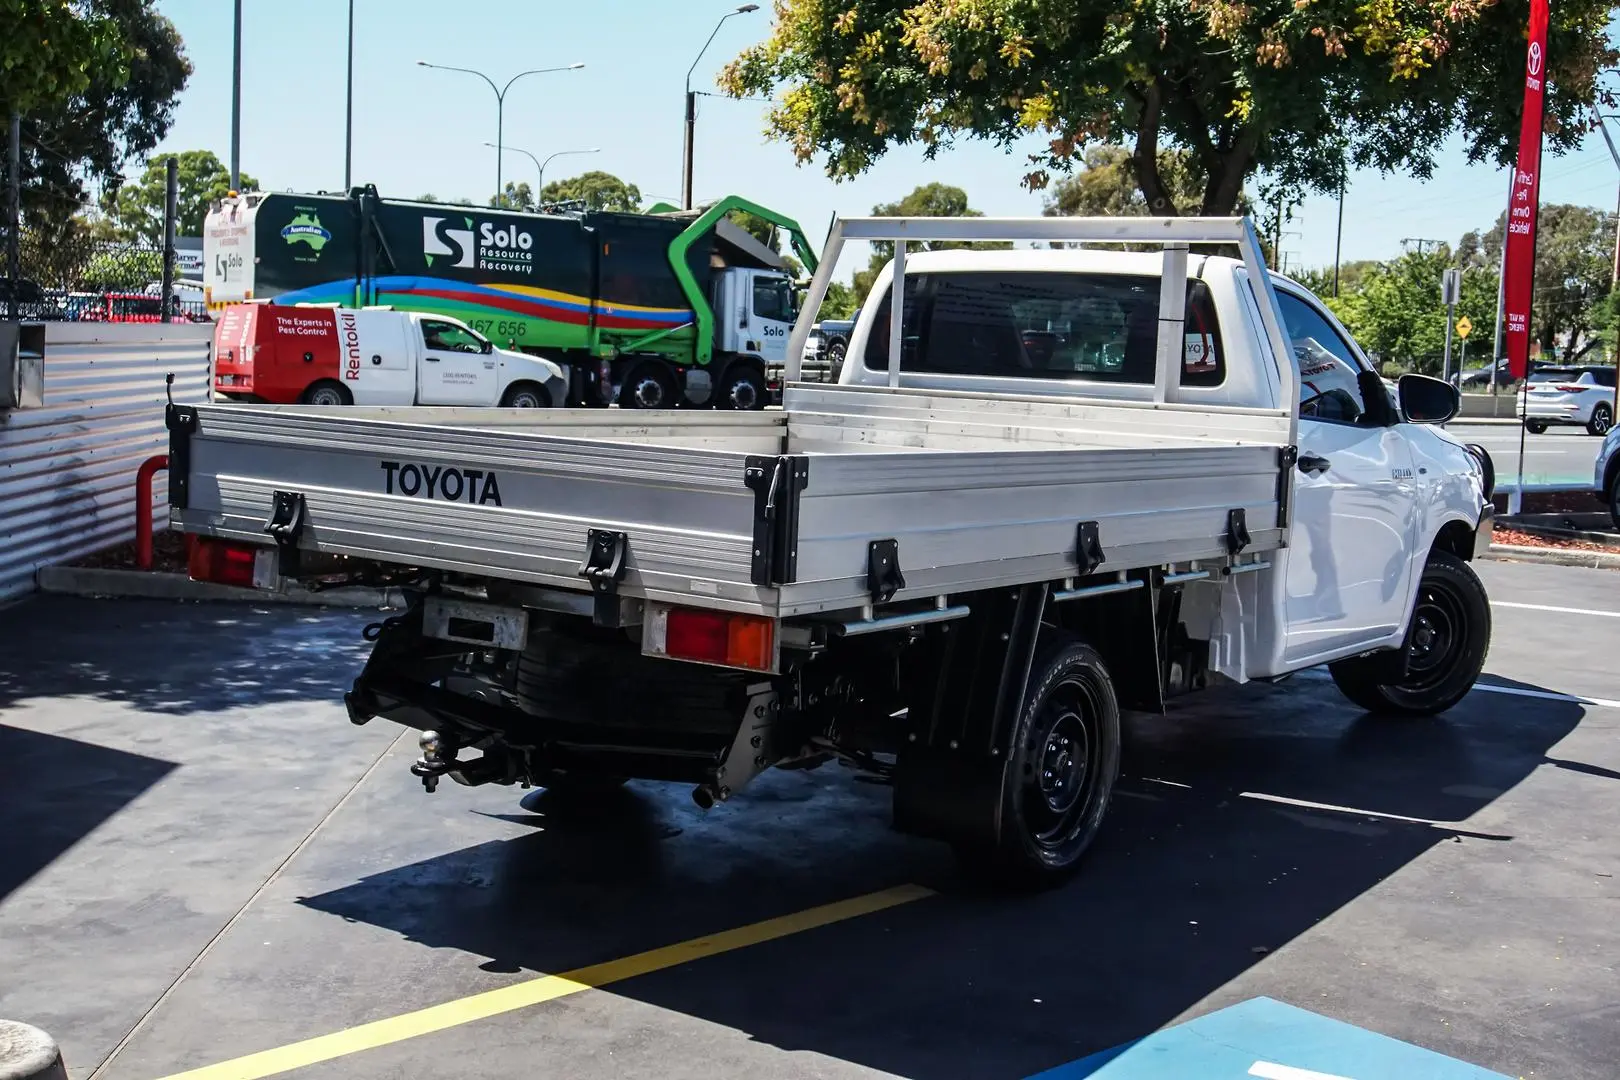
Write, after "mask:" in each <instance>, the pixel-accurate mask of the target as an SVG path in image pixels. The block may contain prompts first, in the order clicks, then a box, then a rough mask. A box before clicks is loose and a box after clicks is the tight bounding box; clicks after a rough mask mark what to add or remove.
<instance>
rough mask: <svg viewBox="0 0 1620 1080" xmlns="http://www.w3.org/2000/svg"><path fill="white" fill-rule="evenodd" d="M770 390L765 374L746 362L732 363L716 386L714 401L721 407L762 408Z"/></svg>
mask: <svg viewBox="0 0 1620 1080" xmlns="http://www.w3.org/2000/svg"><path fill="white" fill-rule="evenodd" d="M769 393H770V391H769V390H767V389H766V388H765V376H764V375H761V374H760V373H759V371H758V370H756V369H755V368H753V367H750V366H749V365H747V364H733V365H731V367H730V368H728V369H726V373H725V375H724V376H723V377H722V378H721V380H720V385H719V387H717V388H716V391H715V395H714V402H715V404H716V405H717V406H719V407H720V408H722V409H739V410H749V409H763V408H764V407H765V402H766V400H767V396H768V395H769Z"/></svg>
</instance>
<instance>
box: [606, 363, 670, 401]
mask: <svg viewBox="0 0 1620 1080" xmlns="http://www.w3.org/2000/svg"><path fill="white" fill-rule="evenodd" d="M679 395H680V390H679V388H677V387H676V385H675V377H674V376H673V375H671V374H670V373H669V371H668V370H667V369H666V368H665V367H664V366H663V365H662V364H656V363H651V362H646V363H641V364H637V365H636V366H635V367H634V368H632V369H631V370H630V375H629V377H628V378H626V379H625V380H624V387H623V389H621V390H620V391H619V408H621V409H673V408H676V407H677V406H678V405H679V404H680V402H679V401H677V400H676V399H677V398H678V397H679Z"/></svg>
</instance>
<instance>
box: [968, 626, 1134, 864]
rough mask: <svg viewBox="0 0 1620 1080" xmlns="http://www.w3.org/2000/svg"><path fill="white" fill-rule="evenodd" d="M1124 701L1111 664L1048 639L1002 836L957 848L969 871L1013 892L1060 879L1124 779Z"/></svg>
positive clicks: (1065, 639)
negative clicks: (1119, 780) (985, 844)
mask: <svg viewBox="0 0 1620 1080" xmlns="http://www.w3.org/2000/svg"><path fill="white" fill-rule="evenodd" d="M1119 754H1120V719H1119V700H1118V698H1117V696H1116V695H1115V693H1114V682H1113V679H1112V678H1111V677H1110V676H1109V674H1108V669H1107V667H1105V666H1104V664H1103V661H1102V657H1101V656H1099V655H1098V654H1097V651H1096V650H1095V649H1093V648H1092V647H1091V646H1089V645H1087V644H1085V643H1084V642H1082V641H1079V640H1078V639H1076V638H1073V637H1070V636H1069V635H1067V634H1061V633H1055V632H1049V633H1048V634H1045V635H1043V638H1042V641H1041V644H1040V646H1039V647H1038V649H1037V651H1036V655H1035V659H1034V663H1033V664H1031V666H1030V674H1029V683H1028V691H1027V693H1026V695H1025V700H1024V706H1023V709H1022V710H1021V712H1020V714H1019V717H1018V722H1017V724H1016V725H1014V728H1013V731H1012V738H1011V739H1010V741H1009V744H1008V747H1007V750H1006V753H1005V756H1006V762H1007V763H1006V766H1005V770H1006V771H1005V773H1004V776H1003V783H1002V801H1001V813H1000V818H1001V821H1000V829H999V837H998V840H997V841H996V843H995V844H994V845H993V846H991V847H989V848H985V847H971V848H970V847H965V846H963V845H958V846H957V854H958V855H959V857H960V858H961V859H962V861H963V864H964V865H965V866H966V867H968V868H969V869H970V870H972V871H975V872H977V873H980V874H986V875H988V876H990V877H993V878H994V879H996V880H998V881H1000V882H1004V883H1011V884H1046V883H1050V882H1055V881H1058V880H1061V879H1062V878H1063V877H1065V876H1067V875H1068V874H1069V873H1072V872H1073V871H1074V870H1075V868H1076V867H1077V866H1078V865H1079V864H1080V860H1081V857H1082V856H1083V855H1084V854H1085V852H1086V849H1087V848H1089V847H1090V846H1091V842H1092V840H1093V839H1095V838H1096V835H1097V833H1098V831H1099V830H1100V829H1101V827H1102V820H1103V814H1104V813H1105V812H1106V811H1107V809H1108V800H1109V798H1110V797H1111V795H1112V794H1113V790H1114V780H1115V778H1116V777H1118V775H1119Z"/></svg>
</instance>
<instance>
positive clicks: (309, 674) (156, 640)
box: [0, 596, 380, 714]
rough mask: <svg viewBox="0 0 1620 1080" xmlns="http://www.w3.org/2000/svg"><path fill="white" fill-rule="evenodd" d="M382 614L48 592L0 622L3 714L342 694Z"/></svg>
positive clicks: (197, 708) (214, 706)
mask: <svg viewBox="0 0 1620 1080" xmlns="http://www.w3.org/2000/svg"><path fill="white" fill-rule="evenodd" d="M378 618H380V616H379V615H377V614H376V613H374V612H373V613H366V612H355V611H347V610H342V609H337V610H331V611H325V610H316V609H312V608H295V607H252V606H249V605H244V604H184V603H176V602H173V601H164V600H87V599H80V598H77V597H67V596H37V597H34V598H32V599H30V600H28V601H27V602H25V603H23V604H21V605H19V606H17V607H15V608H11V609H8V610H7V611H6V613H5V615H4V616H3V617H0V709H4V708H5V707H7V706H9V705H14V704H16V703H18V702H20V701H23V700H25V699H28V698H50V697H70V696H88V697H94V698H97V699H99V700H102V701H116V702H125V703H128V704H129V705H132V706H134V707H135V708H137V709H140V710H142V711H144V712H152V713H165V714H183V713H198V712H219V711H222V710H225V709H231V708H238V707H243V706H252V705H265V704H273V703H280V702H290V701H321V702H332V701H337V700H340V699H341V698H342V696H343V692H344V691H345V690H347V689H348V688H349V685H350V683H351V682H352V681H353V679H354V676H355V674H356V673H357V672H358V671H359V670H360V668H361V667H362V666H363V665H364V663H365V659H366V655H367V653H368V652H369V651H370V645H368V644H367V643H366V642H364V641H363V640H361V637H360V631H361V628H362V627H363V626H364V625H365V624H366V623H367V622H368V621H375V620H377V619H378Z"/></svg>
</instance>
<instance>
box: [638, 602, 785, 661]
mask: <svg viewBox="0 0 1620 1080" xmlns="http://www.w3.org/2000/svg"><path fill="white" fill-rule="evenodd" d="M642 651H643V652H645V653H647V654H648V655H650V656H666V657H668V658H670V659H671V660H691V661H694V662H696V663H699V664H716V665H719V666H720V667H734V668H745V669H747V670H749V671H770V670H771V669H772V668H774V667H775V666H776V623H775V622H774V621H773V620H771V619H767V618H765V617H764V616H761V615H744V614H740V613H736V612H727V611H704V610H700V609H698V608H683V607H669V606H666V605H663V604H650V605H648V611H647V622H646V626H645V627H644V632H643V634H642Z"/></svg>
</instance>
